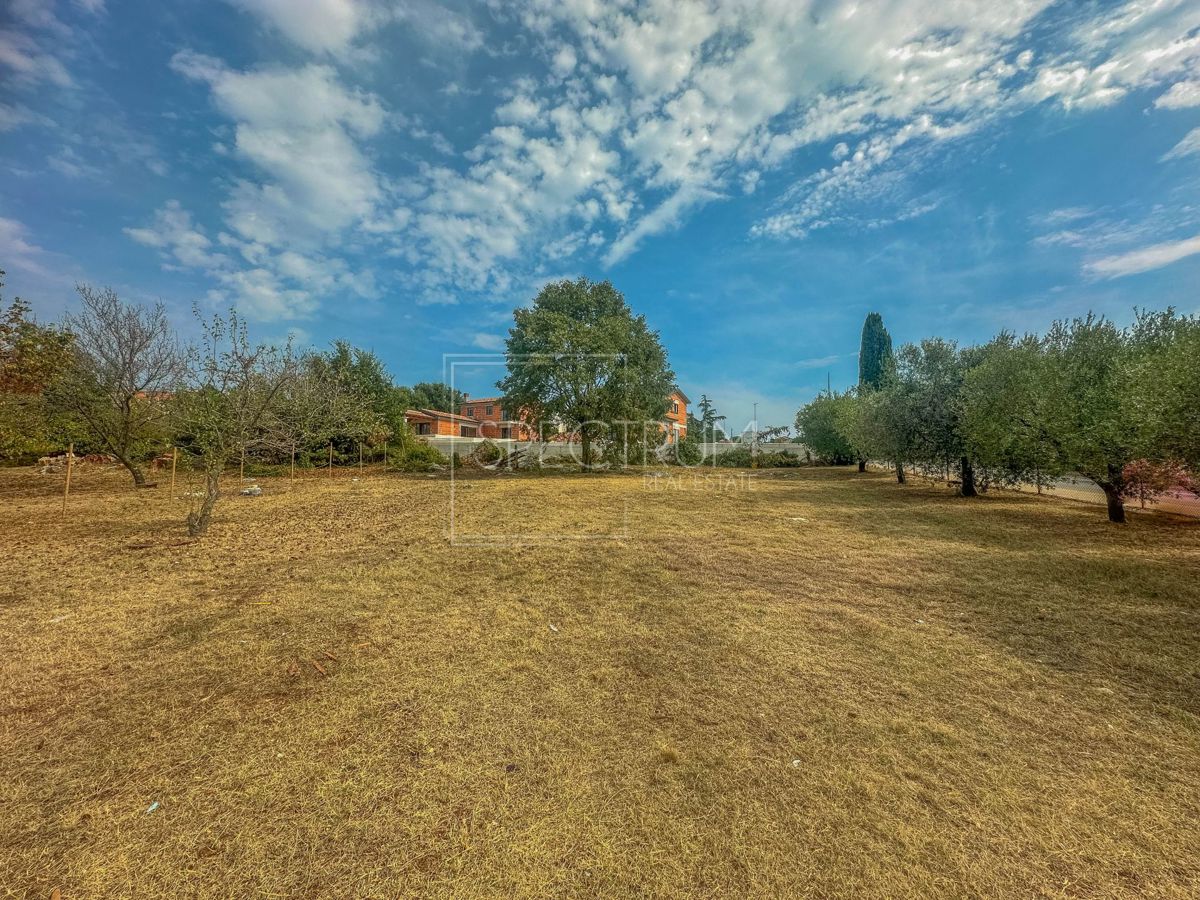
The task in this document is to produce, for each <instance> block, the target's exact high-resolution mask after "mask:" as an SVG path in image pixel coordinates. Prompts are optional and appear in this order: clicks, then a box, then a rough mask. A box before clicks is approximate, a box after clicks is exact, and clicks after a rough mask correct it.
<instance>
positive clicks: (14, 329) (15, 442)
mask: <svg viewBox="0 0 1200 900" xmlns="http://www.w3.org/2000/svg"><path fill="white" fill-rule="evenodd" d="M3 286H4V272H3V270H0V288H2V287H3ZM0 301H2V298H0ZM71 358H72V342H71V335H70V334H69V333H67V332H66V331H64V330H62V329H61V328H57V327H55V326H53V325H41V324H39V323H38V322H37V321H35V320H34V318H33V316H32V312H31V308H30V306H29V304H28V303H26V302H25V301H23V300H21V299H20V298H19V297H17V298H15V299H14V300H13V301H12V303H11V304H10V305H9V307H8V308H7V309H4V308H3V306H2V304H0V461H2V462H5V463H9V464H14V465H28V464H30V463H33V462H35V461H36V460H37V459H38V457H40V456H44V455H46V454H47V453H50V452H52V451H54V450H59V449H62V448H63V447H64V446H65V445H66V443H67V442H68V441H69V440H71V439H72V437H73V435H74V432H75V431H77V430H78V426H77V423H76V422H74V421H73V420H72V419H71V418H70V417H69V416H67V415H65V414H63V413H61V412H56V411H55V410H53V409H51V408H50V406H49V405H48V404H47V403H46V398H45V391H46V389H47V388H48V387H49V386H50V385H51V384H52V383H53V382H54V381H55V380H56V379H57V378H59V377H60V376H61V375H62V373H63V371H64V370H65V369H66V368H67V366H68V365H70V362H71Z"/></svg>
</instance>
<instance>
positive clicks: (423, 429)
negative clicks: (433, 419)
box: [417, 422, 429, 434]
mask: <svg viewBox="0 0 1200 900" xmlns="http://www.w3.org/2000/svg"><path fill="white" fill-rule="evenodd" d="M417 434H429V423H428V422H418V423H417Z"/></svg>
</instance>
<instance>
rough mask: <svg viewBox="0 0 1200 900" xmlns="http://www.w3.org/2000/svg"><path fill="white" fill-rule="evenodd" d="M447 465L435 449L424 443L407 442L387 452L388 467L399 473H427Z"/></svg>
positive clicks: (447, 462) (444, 458)
mask: <svg viewBox="0 0 1200 900" xmlns="http://www.w3.org/2000/svg"><path fill="white" fill-rule="evenodd" d="M449 463H450V461H449V460H448V459H446V457H444V456H443V455H442V454H441V453H439V452H438V449H437V448H436V447H434V446H432V445H431V444H426V443H425V442H424V441H407V442H405V443H403V444H401V445H400V446H399V447H396V448H395V449H390V448H389V450H388V465H390V466H391V467H392V468H393V469H398V470H399V471H401V472H429V471H431V470H433V469H437V468H441V467H444V466H447V465H449Z"/></svg>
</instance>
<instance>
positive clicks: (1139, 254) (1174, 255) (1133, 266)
mask: <svg viewBox="0 0 1200 900" xmlns="http://www.w3.org/2000/svg"><path fill="white" fill-rule="evenodd" d="M1197 253H1200V235H1196V236H1195V237H1190V238H1186V239H1184V240H1181V241H1166V242H1164V243H1161V244H1153V245H1151V246H1149V247H1142V248H1141V249H1138V250H1131V251H1129V252H1128V253H1118V254H1116V255H1114V256H1106V257H1103V258H1101V259H1096V260H1092V261H1091V262H1089V263H1088V264H1087V265H1086V266H1084V272H1085V273H1087V274H1089V275H1092V276H1095V277H1098V278H1122V277H1124V276H1126V275H1136V274H1137V273H1139V272H1148V271H1150V270H1151V269H1161V268H1162V267H1163V266H1169V265H1170V264H1171V263H1173V262H1178V261H1179V260H1181V259H1184V258H1185V257H1188V256H1193V255H1194V254H1197Z"/></svg>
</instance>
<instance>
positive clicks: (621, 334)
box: [499, 278, 675, 466]
mask: <svg viewBox="0 0 1200 900" xmlns="http://www.w3.org/2000/svg"><path fill="white" fill-rule="evenodd" d="M513 318H514V320H515V322H514V325H513V327H512V329H511V330H510V331H509V337H508V342H507V346H506V353H507V358H508V360H507V361H508V375H507V377H506V378H504V379H503V380H502V381H500V382H499V387H500V388H501V390H503V391H504V397H505V400H504V404H505V407H506V408H509V409H528V410H531V411H533V412H534V414H535V415H536V416H537V417H539V418H541V419H543V420H544V419H558V420H560V421H561V422H563V423H564V424H565V425H566V426H567V427H568V428H570V429H571V430H572V431H576V432H578V433H579V435H580V440H581V442H582V449H583V463H584V465H585V466H590V465H591V464H592V461H593V454H592V445H593V443H594V442H595V441H596V440H598V439H603V438H605V437H608V438H610V439H612V440H613V441H615V442H618V443H620V442H623V441H630V442H633V441H636V440H637V439H638V438H639V437H640V435H641V434H642V433H644V432H646V431H647V430H649V429H651V428H654V427H656V423H657V422H658V421H659V420H660V419H661V418H662V416H663V415H664V414H665V413H666V410H667V402H668V401H667V397H668V395H669V394H670V393H671V391H672V389H673V387H674V384H675V375H674V373H673V372H672V371H671V369H670V367H669V366H668V364H667V354H666V351H665V350H664V349H663V347H662V344H661V343H660V342H659V339H658V334H657V333H656V332H653V331H651V330H650V328H649V327H648V326H647V324H646V320H645V318H644V317H642V316H635V315H634V314H633V312H632V311H631V310H630V308H629V306H628V304H627V303H626V302H625V298H624V297H623V296H622V295H621V294H620V292H618V291H617V290H616V289H615V288H614V287H613V286H612V284H610V283H609V282H607V281H603V282H598V283H597V282H591V281H588V280H587V279H585V278H580V279H578V280H576V281H557V282H552V283H551V284H548V285H546V286H545V287H544V288H542V290H541V292H540V293H539V294H538V295H537V297H536V298H535V300H534V302H533V306H532V307H530V308H528V309H518V310H516V311H515V312H514V313H513Z"/></svg>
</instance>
